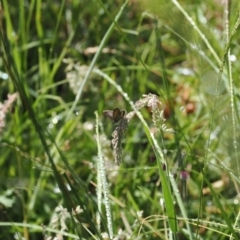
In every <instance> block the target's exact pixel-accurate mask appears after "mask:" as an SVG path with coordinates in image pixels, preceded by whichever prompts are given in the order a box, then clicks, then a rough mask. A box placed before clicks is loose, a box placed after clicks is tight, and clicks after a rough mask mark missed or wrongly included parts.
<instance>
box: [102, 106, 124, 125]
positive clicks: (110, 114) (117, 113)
mask: <svg viewBox="0 0 240 240" xmlns="http://www.w3.org/2000/svg"><path fill="white" fill-rule="evenodd" d="M103 114H104V116H105V117H107V118H109V119H111V120H112V121H113V123H118V122H119V121H120V120H122V119H123V117H124V116H125V114H126V110H122V111H121V110H120V109H119V108H114V109H113V110H104V111H103Z"/></svg>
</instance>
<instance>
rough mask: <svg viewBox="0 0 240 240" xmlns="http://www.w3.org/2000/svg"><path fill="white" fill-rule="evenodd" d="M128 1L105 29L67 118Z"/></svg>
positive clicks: (127, 0)
mask: <svg viewBox="0 0 240 240" xmlns="http://www.w3.org/2000/svg"><path fill="white" fill-rule="evenodd" d="M128 2H129V0H126V1H125V3H124V4H123V5H122V7H121V9H120V10H119V12H118V14H117V15H116V17H115V19H114V22H113V23H112V24H111V26H110V27H109V29H108V30H107V32H106V34H105V35H104V37H103V39H102V41H101V43H100V45H99V48H98V51H97V52H96V54H95V55H94V57H93V60H92V62H91V64H90V66H89V68H88V70H87V72H86V75H85V77H84V79H83V81H82V84H81V86H80V88H79V89H78V92H77V94H76V97H75V100H74V102H73V105H72V107H71V109H70V111H69V113H68V116H67V119H69V118H70V116H71V115H72V113H73V111H74V109H75V108H76V105H77V103H78V101H79V99H80V98H81V94H82V91H83V88H84V86H85V85H86V82H87V80H88V78H89V76H90V74H91V72H92V70H93V68H94V65H95V64H96V62H97V60H98V58H99V56H100V54H101V53H102V49H103V47H104V46H105V45H106V43H107V41H108V39H109V37H110V36H111V34H112V32H113V30H114V27H115V24H116V22H117V21H118V20H119V18H120V16H121V15H122V13H123V10H124V8H125V7H126V6H127V4H128Z"/></svg>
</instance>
